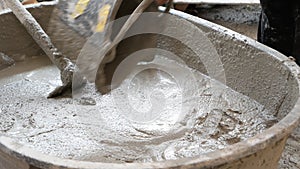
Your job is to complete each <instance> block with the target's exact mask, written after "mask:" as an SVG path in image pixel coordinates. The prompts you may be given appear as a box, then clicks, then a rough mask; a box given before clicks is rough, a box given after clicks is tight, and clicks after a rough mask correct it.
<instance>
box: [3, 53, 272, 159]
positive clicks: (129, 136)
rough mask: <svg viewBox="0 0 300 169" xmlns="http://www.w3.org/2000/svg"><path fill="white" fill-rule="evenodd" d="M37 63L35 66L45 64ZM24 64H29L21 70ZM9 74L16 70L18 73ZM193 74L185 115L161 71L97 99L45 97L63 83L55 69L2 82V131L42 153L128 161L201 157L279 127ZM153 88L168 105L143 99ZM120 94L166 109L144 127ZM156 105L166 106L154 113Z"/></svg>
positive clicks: (90, 95) (250, 103) (249, 103)
mask: <svg viewBox="0 0 300 169" xmlns="http://www.w3.org/2000/svg"><path fill="white" fill-rule="evenodd" d="M38 60H39V59H35V60H34V62H36V64H39V61H38ZM42 62H43V61H42ZM24 64H27V62H25V63H19V64H17V65H16V67H23V66H24ZM174 64H176V63H175V62H174V63H173V65H174ZM17 69H18V68H17ZM6 71H7V72H8V71H9V72H10V71H14V68H11V69H7V70H6ZM1 74H6V72H5V71H4V72H2V73H1ZM194 75H195V77H196V84H197V85H196V86H195V89H197V90H195V89H194V88H193V87H194V84H191V82H193V81H192V80H191V79H193V78H191V77H189V76H187V77H185V80H184V81H185V84H184V88H186V91H184V94H183V95H184V97H183V98H184V100H183V103H184V104H183V105H182V106H183V110H182V112H183V114H179V115H178V114H177V113H178V112H177V111H175V110H177V109H178V108H181V107H178V108H177V107H176V106H177V103H178V102H176V99H178V98H179V96H180V94H182V93H181V90H180V88H178V86H177V84H176V81H174V79H172V78H171V77H170V76H168V74H166V73H163V72H157V71H155V70H148V71H144V72H141V73H140V74H138V75H137V76H136V77H135V78H134V79H133V80H132V81H130V82H129V83H128V82H126V80H125V82H124V83H123V84H122V85H121V86H120V88H118V89H116V90H114V91H113V93H111V94H108V95H104V96H101V95H100V94H99V93H98V94H97V92H96V91H95V90H93V86H92V85H91V86H87V88H86V90H85V91H84V93H83V95H82V96H81V97H80V98H79V99H80V100H79V101H78V100H72V99H68V98H61V99H46V96H47V93H48V92H49V91H51V88H53V87H55V85H57V84H59V79H58V77H59V72H58V71H57V70H56V69H55V68H54V67H51V66H46V67H43V68H39V69H33V70H32V71H28V72H25V73H20V74H16V75H15V76H12V77H11V76H10V77H8V78H2V79H1V80H0V84H1V86H3V87H2V88H1V89H0V92H1V93H2V95H1V96H0V100H1V109H0V110H1V118H0V119H1V120H0V124H1V125H0V126H1V128H0V130H1V133H2V134H4V135H6V136H8V137H11V138H14V139H15V140H16V141H18V142H19V143H21V144H25V145H27V146H30V147H31V148H32V149H35V150H37V151H40V152H42V153H43V154H48V155H51V156H56V157H61V158H69V159H75V160H84V161H95V162H114V163H120V162H122V163H123V162H153V161H163V160H171V159H173V160H174V159H179V158H184V157H195V156H198V155H200V154H203V153H207V152H211V151H214V150H217V149H222V148H225V147H226V146H228V145H232V144H235V143H237V142H240V141H242V140H246V139H247V138H249V137H252V136H254V135H256V134H257V133H260V132H262V131H263V130H265V129H266V128H268V127H271V126H272V125H273V124H275V123H276V122H277V119H276V118H275V117H274V116H273V115H272V114H271V113H270V112H269V111H268V110H266V109H265V108H264V107H263V106H262V105H260V104H259V103H257V102H256V101H254V100H252V99H250V98H249V97H247V96H244V95H242V94H239V93H237V92H235V91H233V90H232V89H230V88H228V87H226V86H224V85H221V84H220V85H218V88H221V90H220V89H218V90H217V89H216V88H215V87H214V86H212V82H211V81H210V79H209V78H208V77H206V76H204V75H203V74H201V73H199V72H194ZM12 79H13V81H12ZM163 82H164V83H163ZM126 83H128V84H127V85H129V86H131V88H130V91H129V95H131V96H132V97H133V98H131V97H129V98H127V97H126V96H125V95H124V94H125V93H124V89H122V88H124V87H125V88H126V87H128V86H127V85H126ZM157 84H160V85H159V86H157ZM139 85H142V86H139ZM155 85H156V86H155ZM136 86H137V87H136ZM153 91H156V92H158V93H163V95H164V96H165V97H166V100H167V102H166V103H165V107H164V106H163V105H164V104H163V103H162V102H159V103H158V105H155V101H159V100H161V99H163V100H164V98H165V97H162V96H161V95H157V96H152V97H150V100H148V99H145V97H147V96H148V94H149V92H153ZM114 92H116V93H114ZM141 93H142V94H141ZM150 94H151V93H150ZM116 97H120V98H121V99H122V98H123V97H124V99H126V100H127V99H129V100H130V101H131V102H130V103H131V104H132V106H133V107H135V108H137V109H138V110H144V109H147V107H148V106H149V103H148V102H149V101H150V102H151V103H152V106H153V107H154V109H153V110H154V112H153V111H150V112H148V113H147V114H145V115H143V116H147V115H148V116H149V115H150V116H151V114H152V113H154V114H155V113H157V112H155V111H159V110H160V109H162V108H166V109H165V110H163V111H161V112H160V113H159V114H158V115H159V116H158V118H156V119H155V120H153V121H150V122H149V123H139V120H135V121H132V119H137V118H138V115H135V116H134V117H132V119H130V117H129V116H130V115H131V114H130V113H129V112H126V111H125V112H122V109H120V108H123V107H125V106H126V104H127V103H126V102H125V103H124V102H120V103H118V104H116V101H118V99H120V98H116ZM82 98H83V99H82ZM130 98H131V99H130ZM151 98H152V99H154V100H151ZM123 101H125V100H123ZM73 103H74V104H73ZM95 103H96V104H95ZM155 106H158V107H160V108H159V109H155ZM125 110H129V109H125ZM177 116H178V117H177ZM181 116H182V117H181ZM126 117H127V118H126ZM173 118H175V121H173V120H174V119H173ZM177 118H178V119H180V120H178V121H177ZM172 119H173V120H172Z"/></svg>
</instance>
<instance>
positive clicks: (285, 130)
mask: <svg viewBox="0 0 300 169" xmlns="http://www.w3.org/2000/svg"><path fill="white" fill-rule="evenodd" d="M41 9H44V10H43V12H40V8H39V9H37V8H36V9H34V10H32V11H33V12H35V15H36V17H37V18H39V19H41V21H44V20H43V19H44V18H47V16H49V13H48V12H47V11H51V6H48V7H42V8H41ZM171 12H172V13H173V14H175V15H177V16H179V17H181V18H185V19H187V20H189V21H191V22H194V23H195V24H196V25H197V26H199V27H200V28H201V29H202V30H203V31H204V32H205V33H206V34H207V36H208V38H209V39H210V40H212V42H213V44H214V46H215V48H216V50H217V52H218V54H219V55H220V56H221V59H222V62H223V64H224V68H225V71H226V77H227V85H228V86H230V87H231V88H232V89H234V90H236V91H238V92H241V93H243V94H245V95H246V96H248V97H250V98H252V99H254V100H255V101H257V102H259V103H260V104H261V105H263V106H264V107H266V108H267V109H268V110H270V112H271V113H273V114H274V115H276V116H277V117H278V118H279V120H280V121H279V122H278V123H276V124H275V125H274V126H272V127H271V128H269V129H267V130H264V131H263V132H262V133H260V134H257V135H255V136H254V137H251V138H249V139H247V140H245V141H242V142H239V143H237V144H234V145H232V146H228V147H225V148H224V149H222V150H216V151H213V152H209V153H207V154H202V155H200V156H198V157H196V158H182V159H179V160H174V161H161V162H153V163H139V164H136V163H125V164H112V163H110V164H106V163H96V162H86V161H78V160H66V159H62V158H56V157H53V156H47V155H45V154H42V153H37V152H35V151H33V150H32V149H30V148H27V147H26V146H24V145H21V144H17V143H16V142H14V141H12V140H10V139H9V138H7V137H1V139H0V143H1V144H0V161H1V164H3V165H4V166H10V167H8V168H16V169H28V168H29V167H32V168H36V167H38V168H46V169H48V168H59V169H61V168H64V169H65V168H78V169H79V168H81V169H82V168H85V169H91V168H93V169H94V168H97V169H99V168H170V167H177V168H180V167H182V168H222V169H225V168H235V169H238V168H246V169H252V168H257V169H266V168H270V169H273V168H276V167H277V162H278V160H279V157H280V156H281V152H282V151H283V148H284V145H285V141H286V139H287V137H288V136H289V134H290V133H291V132H292V130H293V129H294V128H296V126H297V124H298V122H299V116H300V115H299V112H300V111H299V110H300V107H299V105H300V102H299V101H298V99H299V80H298V78H297V77H298V75H299V74H300V71H299V69H298V67H297V66H296V64H295V63H294V62H293V61H290V60H289V59H287V58H286V57H285V56H283V55H282V54H280V53H278V52H276V51H274V50H272V49H270V48H267V47H265V46H263V45H261V44H259V43H257V42H255V41H253V40H252V39H249V38H247V37H245V36H242V35H239V34H237V33H236V32H233V31H230V30H228V29H225V28H223V27H220V26H219V25H215V24H212V23H210V22H207V21H205V20H201V19H199V18H196V17H192V16H190V15H187V14H184V13H181V12H178V11H171ZM12 16H13V15H12V14H10V13H5V14H2V15H1V18H0V22H1V23H5V24H3V25H5V26H6V28H13V27H14V28H16V30H13V29H5V28H4V27H0V29H1V33H3V34H1V36H0V39H1V41H0V42H1V45H0V48H1V51H2V52H4V53H6V54H8V53H9V54H8V55H9V56H12V57H13V59H15V56H20V55H24V54H27V56H28V58H27V57H25V59H29V57H31V56H32V55H34V54H28V53H37V52H38V51H40V49H38V48H37V47H36V46H34V45H24V42H26V44H32V43H33V41H32V39H30V36H28V34H26V31H24V30H23V29H22V26H20V24H18V22H17V21H16V20H15V19H14V17H12ZM45 16H46V17H45ZM42 23H44V24H42V25H43V26H45V25H47V22H42ZM2 29H3V30H2ZM14 33H15V34H18V37H19V39H18V41H16V40H15V36H12V35H14ZM28 37H29V38H28ZM161 41H163V42H164V43H161V44H163V47H166V48H167V49H169V50H171V51H172V48H171V47H172V44H168V43H166V42H168V41H167V40H165V39H161ZM12 44H14V45H12ZM166 44H167V45H169V46H166ZM20 47H22V48H20ZM178 47H181V46H178ZM14 49H18V50H14ZM20 49H21V50H20ZM176 50H178V51H182V53H183V55H182V57H183V58H185V57H186V56H187V55H189V54H190V52H186V51H185V50H186V49H185V48H179V49H175V51H176ZM15 60H16V59H15ZM31 61H33V60H31ZM30 63H31V64H27V65H24V67H23V68H22V69H20V70H19V71H18V70H16V72H10V73H9V74H6V75H5V76H9V75H14V74H18V72H19V73H22V72H24V69H25V71H28V70H29V71H30V70H32V69H37V68H43V67H44V68H45V66H47V65H48V64H49V63H47V64H44V63H42V64H39V65H37V64H34V62H30ZM188 64H189V65H196V64H195V63H193V61H191V60H188ZM198 66H199V67H198V68H197V69H198V70H202V69H203V67H201V66H202V65H198ZM33 67H35V68H33ZM14 70H15V69H14ZM1 77H3V76H2V75H1ZM3 78H4V77H3ZM13 80H14V79H13V78H11V79H10V83H11V82H12V81H13ZM25 82H26V81H25ZM5 83H9V82H5ZM55 83H56V82H54V84H55ZM48 89H50V87H49V88H48ZM46 92H47V91H45V92H44V93H43V96H45V95H46V94H47V93H46ZM21 93H22V92H21ZM88 101H89V99H88ZM30 116H31V114H28V116H26V117H27V119H30ZM58 117H59V116H58ZM28 121H29V123H28V124H34V121H35V120H28ZM35 122H36V121H35ZM97 122H98V121H97ZM7 126H8V127H7V129H9V128H10V127H9V126H10V124H8V125H7ZM33 126H35V125H33ZM41 127H42V126H41ZM52 129H53V128H52ZM50 130H51V128H50ZM89 134H90V133H88V134H87V135H89ZM294 136H295V135H294ZM290 148H291V149H292V151H294V153H289V155H290V157H291V158H288V160H287V162H289V161H292V162H295V160H294V159H295V154H296V152H298V151H297V148H294V147H290ZM3 162H4V163H3ZM11 166H15V167H11ZM33 166H34V167H33ZM288 166H289V167H290V166H292V165H288ZM1 167H2V166H1Z"/></svg>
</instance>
